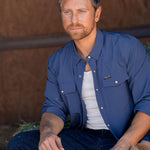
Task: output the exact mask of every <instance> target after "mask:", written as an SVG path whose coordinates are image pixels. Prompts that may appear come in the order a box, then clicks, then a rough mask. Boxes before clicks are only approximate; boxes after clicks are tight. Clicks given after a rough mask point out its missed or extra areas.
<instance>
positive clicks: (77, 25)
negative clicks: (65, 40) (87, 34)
mask: <svg viewBox="0 0 150 150" xmlns="http://www.w3.org/2000/svg"><path fill="white" fill-rule="evenodd" d="M79 27H83V25H82V24H79V23H78V24H70V25H69V26H68V28H79Z"/></svg>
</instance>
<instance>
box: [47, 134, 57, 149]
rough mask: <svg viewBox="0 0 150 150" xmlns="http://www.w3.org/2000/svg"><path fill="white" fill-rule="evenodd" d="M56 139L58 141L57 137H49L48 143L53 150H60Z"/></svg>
mask: <svg viewBox="0 0 150 150" xmlns="http://www.w3.org/2000/svg"><path fill="white" fill-rule="evenodd" d="M56 139H57V137H49V138H48V142H49V145H50V147H51V149H52V150H59V148H58V146H57V144H56Z"/></svg>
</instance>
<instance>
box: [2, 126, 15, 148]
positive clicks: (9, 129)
mask: <svg viewBox="0 0 150 150" xmlns="http://www.w3.org/2000/svg"><path fill="white" fill-rule="evenodd" d="M16 129H17V126H0V150H7V143H8V141H9V140H10V139H11V137H12V135H13V134H14V133H15V131H16Z"/></svg>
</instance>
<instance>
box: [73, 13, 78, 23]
mask: <svg viewBox="0 0 150 150" xmlns="http://www.w3.org/2000/svg"><path fill="white" fill-rule="evenodd" d="M77 22H78V15H77V14H76V13H73V14H72V23H73V24H76V23H77Z"/></svg>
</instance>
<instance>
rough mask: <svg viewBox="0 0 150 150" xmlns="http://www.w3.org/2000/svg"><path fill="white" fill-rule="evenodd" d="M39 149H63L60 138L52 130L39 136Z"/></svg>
mask: <svg viewBox="0 0 150 150" xmlns="http://www.w3.org/2000/svg"><path fill="white" fill-rule="evenodd" d="M39 150H64V148H63V146H62V144H61V139H60V138H59V137H58V136H57V135H55V134H54V133H52V132H48V133H47V132H46V133H43V134H42V135H41V136H40V143H39Z"/></svg>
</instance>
